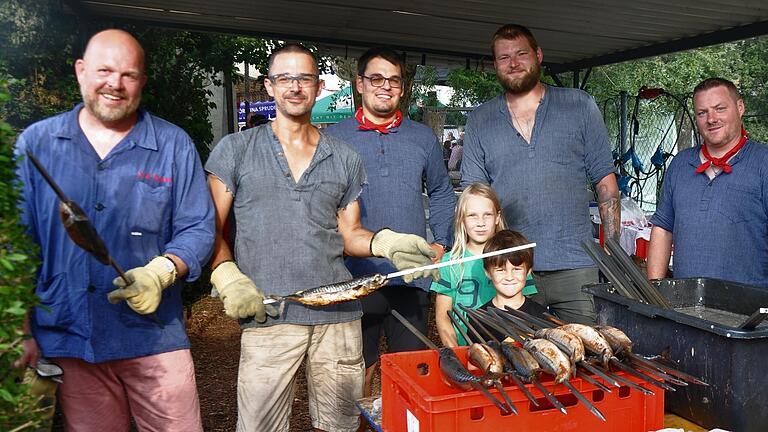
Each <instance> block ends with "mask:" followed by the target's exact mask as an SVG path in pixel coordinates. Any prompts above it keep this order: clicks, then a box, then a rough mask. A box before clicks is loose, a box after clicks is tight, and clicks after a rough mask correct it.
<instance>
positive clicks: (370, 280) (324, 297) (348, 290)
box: [270, 274, 387, 306]
mask: <svg viewBox="0 0 768 432" xmlns="http://www.w3.org/2000/svg"><path fill="white" fill-rule="evenodd" d="M386 283H387V278H386V276H384V275H382V274H374V275H369V276H363V277H359V278H355V279H352V280H348V281H344V282H339V283H333V284H329V285H323V286H320V287H317V288H310V289H306V290H303V291H298V292H296V293H294V294H291V295H288V296H285V297H279V296H273V297H270V298H274V299H276V300H289V301H294V302H297V303H301V304H305V305H309V306H325V305H329V304H335V303H341V302H345V301H350V300H356V299H359V298H361V297H365V296H366V295H368V294H370V293H372V292H373V291H376V290H377V289H379V288H381V287H382V286H384V285H386Z"/></svg>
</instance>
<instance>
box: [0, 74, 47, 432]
mask: <svg viewBox="0 0 768 432" xmlns="http://www.w3.org/2000/svg"><path fill="white" fill-rule="evenodd" d="M7 89H8V79H7V77H3V76H1V75H0V105H4V104H5V103H7V102H8V90H7ZM13 142H14V133H13V130H12V129H11V127H10V125H8V123H6V122H5V121H2V120H0V181H2V184H3V185H4V187H3V188H2V189H0V380H1V381H2V382H0V430H4V431H11V430H26V429H32V428H34V427H36V426H37V425H39V424H40V422H41V418H40V414H39V412H38V411H36V410H35V404H36V402H37V399H36V398H34V397H32V396H30V395H29V393H28V386H27V385H25V384H22V383H21V375H22V372H23V371H21V370H18V369H14V368H13V367H12V364H13V362H14V361H15V360H16V359H17V358H19V356H20V355H21V352H22V345H21V342H22V340H23V337H24V336H23V334H22V328H23V323H24V315H25V313H26V311H27V310H28V309H29V308H30V307H32V306H33V305H34V304H35V303H36V296H35V295H34V283H35V273H36V272H37V265H38V260H37V250H36V247H35V245H34V243H33V242H32V240H31V239H30V238H29V237H28V236H27V234H26V230H25V228H24V227H23V226H22V225H21V224H20V223H19V209H18V207H17V203H18V200H19V198H20V189H19V186H20V185H19V183H18V181H17V180H16V171H15V169H16V163H15V160H14V157H13Z"/></svg>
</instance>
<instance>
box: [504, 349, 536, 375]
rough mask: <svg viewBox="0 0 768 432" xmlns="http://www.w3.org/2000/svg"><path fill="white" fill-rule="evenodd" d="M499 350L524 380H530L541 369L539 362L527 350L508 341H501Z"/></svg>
mask: <svg viewBox="0 0 768 432" xmlns="http://www.w3.org/2000/svg"><path fill="white" fill-rule="evenodd" d="M501 352H502V353H503V354H504V356H505V357H506V358H507V360H509V362H510V363H511V364H512V367H514V368H515V371H517V373H518V375H520V376H522V377H523V378H524V379H525V380H526V381H530V380H531V377H535V375H536V373H538V371H539V370H540V369H541V368H540V367H539V362H537V361H536V359H535V358H533V356H532V355H531V353H529V352H528V351H526V350H524V349H522V348H520V347H518V346H517V345H514V344H513V343H511V342H509V341H504V342H502V343H501Z"/></svg>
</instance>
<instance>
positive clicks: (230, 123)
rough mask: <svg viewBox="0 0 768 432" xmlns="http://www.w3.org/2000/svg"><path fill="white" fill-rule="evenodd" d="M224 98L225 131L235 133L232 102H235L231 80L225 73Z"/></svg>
mask: <svg viewBox="0 0 768 432" xmlns="http://www.w3.org/2000/svg"><path fill="white" fill-rule="evenodd" d="M224 99H225V100H226V103H225V104H224V105H225V106H226V107H227V108H226V115H227V133H235V120H236V119H235V116H234V115H233V110H234V107H235V106H234V104H235V102H234V101H233V100H232V99H233V98H232V80H230V78H229V76H228V75H227V74H224Z"/></svg>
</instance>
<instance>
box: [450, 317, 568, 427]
mask: <svg viewBox="0 0 768 432" xmlns="http://www.w3.org/2000/svg"><path fill="white" fill-rule="evenodd" d="M459 307H461V306H459ZM461 308H462V310H464V311H465V312H467V314H468V315H469V316H470V318H472V319H474V320H475V321H476V322H478V323H480V322H483V323H485V324H486V325H488V326H490V327H492V328H493V329H494V330H496V331H498V332H500V333H503V334H508V335H509V337H508V338H507V339H505V340H503V341H502V342H501V349H502V353H503V354H504V357H505V358H506V359H507V360H509V362H510V364H512V366H513V367H514V369H515V371H516V372H517V373H518V374H519V375H520V376H521V377H522V378H523V379H525V380H526V381H527V382H530V383H531V384H533V385H534V386H535V387H536V388H537V389H539V391H540V392H541V394H542V395H544V397H545V398H546V399H547V400H548V401H549V403H551V404H552V406H554V407H555V408H557V409H558V410H559V411H560V412H562V413H563V414H568V411H567V410H566V409H565V407H564V406H563V404H562V403H561V402H560V401H559V400H558V399H557V398H556V397H555V395H553V394H552V393H551V392H550V391H549V390H547V388H546V387H544V385H543V384H542V383H541V381H539V374H540V373H541V372H542V369H541V367H540V366H539V363H538V362H537V361H536V359H534V358H533V356H532V355H531V354H530V353H529V352H528V351H526V350H524V349H523V348H521V347H519V346H517V345H515V342H516V343H518V344H520V345H522V344H523V342H524V341H523V340H522V339H520V337H519V336H518V335H517V334H516V333H514V332H511V331H509V330H508V329H506V328H504V327H503V326H501V325H499V324H497V323H495V322H493V321H490V320H488V321H486V320H487V319H488V318H487V317H485V316H484V315H482V314H480V311H476V310H471V309H468V308H464V307H461ZM529 399H530V398H529ZM536 405H537V406H538V404H536Z"/></svg>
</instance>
